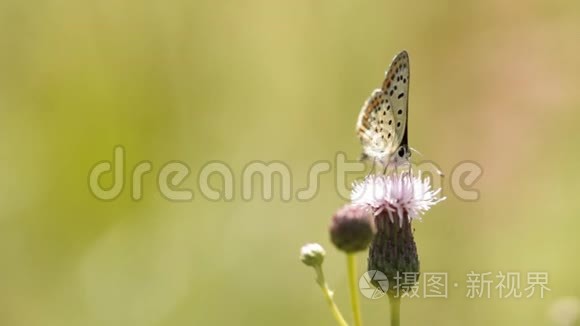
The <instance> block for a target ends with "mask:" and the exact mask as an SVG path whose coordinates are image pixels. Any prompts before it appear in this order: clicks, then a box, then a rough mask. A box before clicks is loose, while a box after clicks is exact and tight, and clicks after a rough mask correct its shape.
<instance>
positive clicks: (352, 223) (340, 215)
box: [330, 204, 376, 253]
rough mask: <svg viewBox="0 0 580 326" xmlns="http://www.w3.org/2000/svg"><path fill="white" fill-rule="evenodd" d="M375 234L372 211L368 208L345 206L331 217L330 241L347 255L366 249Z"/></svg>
mask: <svg viewBox="0 0 580 326" xmlns="http://www.w3.org/2000/svg"><path fill="white" fill-rule="evenodd" d="M375 233H376V228H375V223H374V221H373V215H372V211H371V210H370V209H369V207H368V206H363V205H353V204H347V205H344V206H343V207H342V208H340V209H339V210H338V211H337V212H336V213H335V214H334V216H333V217H332V223H331V224H330V240H332V243H333V244H334V245H335V246H336V247H337V248H338V249H339V250H342V251H344V252H347V253H352V252H357V251H361V250H365V249H367V248H368V246H369V244H370V243H371V240H372V239H373V237H374V235H375Z"/></svg>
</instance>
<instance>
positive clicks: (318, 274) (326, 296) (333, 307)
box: [314, 265, 348, 326]
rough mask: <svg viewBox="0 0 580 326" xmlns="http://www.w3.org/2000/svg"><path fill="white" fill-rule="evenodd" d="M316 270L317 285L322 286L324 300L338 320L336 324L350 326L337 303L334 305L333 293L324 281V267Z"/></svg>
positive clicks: (317, 267)
mask: <svg viewBox="0 0 580 326" xmlns="http://www.w3.org/2000/svg"><path fill="white" fill-rule="evenodd" d="M314 270H315V271H316V283H318V285H319V286H320V289H321V290H322V294H324V299H326V303H328V307H329V308H330V312H331V313H332V316H333V317H334V319H335V320H336V323H337V324H338V325H340V326H348V324H347V323H346V321H345V320H344V317H342V314H341V313H340V310H338V307H337V306H336V303H334V300H333V299H332V296H333V293H332V291H331V290H330V289H329V288H328V285H327V284H326V280H325V279H324V273H323V272H322V267H321V266H320V265H318V266H314Z"/></svg>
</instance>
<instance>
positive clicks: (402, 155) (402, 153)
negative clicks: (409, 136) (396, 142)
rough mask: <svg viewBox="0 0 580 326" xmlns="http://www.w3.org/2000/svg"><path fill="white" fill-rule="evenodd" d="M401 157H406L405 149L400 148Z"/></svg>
mask: <svg viewBox="0 0 580 326" xmlns="http://www.w3.org/2000/svg"><path fill="white" fill-rule="evenodd" d="M399 157H405V147H401V148H399Z"/></svg>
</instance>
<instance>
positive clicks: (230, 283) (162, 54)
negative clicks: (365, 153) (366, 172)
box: [0, 0, 580, 326]
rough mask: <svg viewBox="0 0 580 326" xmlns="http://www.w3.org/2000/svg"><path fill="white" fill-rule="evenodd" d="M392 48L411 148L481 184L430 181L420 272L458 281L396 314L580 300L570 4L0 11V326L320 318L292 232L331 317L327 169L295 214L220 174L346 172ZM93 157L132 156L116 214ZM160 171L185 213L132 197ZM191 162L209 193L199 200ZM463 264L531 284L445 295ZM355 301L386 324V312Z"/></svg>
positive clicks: (518, 308) (576, 19) (524, 320)
mask: <svg viewBox="0 0 580 326" xmlns="http://www.w3.org/2000/svg"><path fill="white" fill-rule="evenodd" d="M402 49H406V50H408V51H409V54H410V57H411V67H412V71H413V73H412V85H411V92H410V127H409V128H410V131H409V132H410V134H409V135H410V141H411V145H412V146H413V147H415V148H417V149H419V150H420V151H421V152H422V153H423V154H424V156H425V158H426V159H430V160H433V161H435V162H437V163H438V164H440V165H441V167H442V168H443V170H444V171H445V172H446V173H450V171H451V169H452V168H453V167H454V166H455V165H456V164H458V163H459V162H461V161H464V160H471V161H475V162H478V163H479V164H480V165H481V166H482V167H483V169H484V175H483V176H482V178H481V179H480V180H479V182H478V183H477V185H476V187H477V188H478V189H479V190H480V193H481V198H480V200H479V201H477V202H464V201H461V200H459V199H458V198H456V197H455V196H454V195H453V194H452V193H451V191H450V190H449V187H448V181H449V180H448V179H447V180H446V183H445V185H444V186H445V189H444V192H445V195H447V196H448V197H449V198H448V200H447V201H445V202H443V203H442V204H440V205H438V206H436V207H435V208H434V209H433V210H432V211H430V212H429V213H428V214H427V215H426V216H425V218H424V222H422V223H421V222H419V223H415V228H416V233H415V234H416V240H417V245H418V249H419V254H420V258H421V263H422V266H421V267H422V270H424V271H442V272H447V273H449V278H450V281H455V282H458V283H459V284H460V286H459V287H458V288H453V287H450V289H449V298H448V299H425V300H416V299H414V300H406V301H404V302H403V305H402V318H403V323H404V324H406V325H433V324H438V325H490V324H494V325H550V324H551V323H550V321H549V319H548V318H547V312H548V310H549V307H550V305H551V304H552V303H553V302H554V301H556V300H557V299H558V298H560V297H563V296H578V295H580V282H578V276H580V262H578V249H580V246H579V241H578V236H577V231H578V229H579V228H580V219H578V211H579V209H580V201H579V200H578V199H577V196H578V193H579V190H580V177H579V176H578V174H577V173H575V172H574V171H575V169H576V165H577V162H578V159H579V152H578V144H579V142H580V133H579V132H578V123H579V122H580V110H579V105H580V96H579V95H578V92H577V90H578V85H580V64H579V62H578V59H579V58H580V3H579V2H578V1H511V2H507V1H485V2H484V1H480V2H468V1H440V2H406V1H344V0H338V1H284V2H276V1H222V2H217V1H215V2H214V1H180V0H175V1H129V0H123V1H118V0H104V1H67V0H56V1H16V0H2V1H0V148H1V149H2V150H1V151H0V171H1V172H0V180H1V183H2V187H0V211H1V214H0V325H9V326H17V325H23V326H24V325H25V326H32V325H140V326H143V325H227V324H232V325H333V322H334V321H333V320H332V318H331V315H330V313H329V312H328V309H327V307H326V304H325V302H324V300H323V298H322V296H321V294H320V293H319V292H320V291H319V289H318V288H317V287H316V285H315V283H314V282H313V279H314V274H313V272H312V270H310V269H308V268H306V267H304V266H303V265H302V264H301V263H300V262H299V261H298V251H299V248H300V247H301V245H302V244H304V243H306V242H311V241H318V242H320V243H321V244H323V245H324V246H325V247H326V249H327V250H328V256H327V260H326V262H325V270H326V273H327V278H328V281H329V283H330V286H331V287H332V288H333V289H334V290H335V291H336V300H337V303H338V305H339V306H340V307H341V308H342V310H343V312H344V313H345V315H346V317H347V318H348V319H350V313H349V306H348V291H347V287H346V275H345V258H344V256H343V255H342V254H341V253H339V252H337V251H336V250H335V249H334V248H333V247H332V245H331V244H330V242H329V240H328V234H327V227H328V224H329V219H330V216H331V215H332V213H333V212H334V211H335V210H336V209H337V208H338V207H339V206H340V205H342V204H343V203H344V202H345V201H344V199H342V198H340V196H338V195H337V193H336V191H335V188H334V179H333V177H332V174H325V175H323V176H322V177H321V185H320V191H319V193H318V195H317V196H316V198H314V199H313V200H310V201H298V200H292V201H289V202H284V201H282V200H280V196H279V193H276V194H275V195H276V196H275V199H274V200H272V201H269V202H268V201H264V200H261V199H259V197H260V196H259V192H260V187H256V188H255V191H256V194H257V195H256V196H255V198H254V200H251V201H243V200H242V199H241V194H240V191H239V189H240V188H241V185H240V180H241V171H242V170H243V168H244V166H245V165H246V164H248V163H249V162H252V161H255V160H261V161H273V160H279V161H282V162H285V163H286V164H287V165H288V166H289V167H290V168H291V169H292V173H293V189H294V190H298V189H299V188H301V187H303V186H304V185H305V184H306V181H307V172H308V169H309V167H310V166H311V165H312V164H313V163H314V162H316V161H320V160H329V161H331V162H332V161H333V160H334V157H335V153H336V152H338V151H343V152H345V153H346V154H347V156H348V157H349V158H350V159H355V158H356V157H358V154H359V153H360V145H359V142H358V140H357V138H356V136H355V134H354V124H355V120H356V117H357V115H358V110H359V109H360V107H361V105H362V104H363V102H364V100H365V99H366V97H367V96H368V95H369V94H370V92H371V90H372V89H374V88H376V87H378V86H379V85H380V83H381V79H382V77H383V73H384V71H385V70H386V68H387V66H388V64H389V63H390V60H391V58H392V57H393V56H394V55H395V54H396V53H397V52H399V51H400V50H402ZM116 145H123V146H124V147H125V149H126V151H127V169H128V171H131V169H132V167H133V166H135V165H136V164H137V163H138V162H140V161H143V160H149V161H150V162H151V163H152V164H153V172H152V173H151V174H148V175H146V176H145V183H144V190H143V191H144V198H143V200H141V201H139V202H135V201H133V200H132V199H131V196H130V191H129V186H126V187H125V190H124V192H123V193H122V194H121V196H120V197H119V198H118V199H117V200H114V201H111V202H103V201H100V200H98V199H96V198H95V197H93V196H92V195H91V193H90V192H89V189H88V182H87V179H88V174H89V171H90V169H91V168H92V167H93V166H94V165H95V164H96V163H97V162H99V161H102V160H111V159H112V155H113V148H114V146H116ZM171 160H180V161H183V162H185V163H187V164H188V165H189V166H190V167H191V171H192V173H191V175H190V176H189V177H188V179H187V180H186V182H185V183H184V184H183V186H184V187H187V188H191V189H193V191H194V196H195V198H194V199H193V200H192V201H191V202H185V203H176V202H170V201H167V200H165V199H164V198H163V197H162V196H161V194H160V193H159V191H158V190H157V188H156V179H155V176H156V174H157V173H158V171H159V169H160V167H162V166H163V165H164V164H165V163H167V162H168V161H171ZM213 160H219V161H223V162H225V163H227V164H228V165H229V166H230V167H231V168H232V170H233V171H234V174H235V181H236V184H235V186H236V191H235V193H234V200H233V201H230V202H224V201H219V202H214V201H210V200H208V199H206V198H204V197H203V196H202V195H201V194H200V191H199V187H198V183H197V176H198V173H199V171H200V169H201V167H203V166H204V164H206V163H207V162H209V161H213ZM212 180H213V181H212V182H215V185H219V178H215V179H212ZM110 181H111V178H108V179H107V178H104V180H103V183H104V184H110ZM125 181H126V182H127V184H129V182H130V179H129V178H128V177H126V179H125ZM107 182H109V183H107ZM365 256H366V255H365V254H361V255H359V260H360V269H361V270H363V269H364V266H365V259H366V257H365ZM472 270H473V271H476V272H487V271H489V272H492V273H493V274H496V273H497V272H499V271H503V272H508V271H516V272H521V273H522V275H523V276H525V274H526V273H527V272H530V271H547V272H548V273H549V276H550V282H549V288H550V289H551V290H552V291H551V292H548V293H547V295H546V297H545V298H544V299H539V297H537V296H536V297H534V298H531V299H498V298H492V299H468V298H466V297H465V296H466V286H465V280H466V274H467V273H468V272H470V271H472ZM523 283H524V284H525V281H523ZM522 286H523V284H522ZM494 293H495V292H494ZM362 309H363V316H364V319H365V321H366V324H368V325H385V324H387V316H388V304H387V300H386V298H384V299H382V300H368V299H364V298H363V301H362Z"/></svg>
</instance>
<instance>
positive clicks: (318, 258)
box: [300, 243, 326, 267]
mask: <svg viewBox="0 0 580 326" xmlns="http://www.w3.org/2000/svg"><path fill="white" fill-rule="evenodd" d="M325 255H326V251H324V248H322V246H321V245H319V244H318V243H309V244H306V245H304V246H302V249H301V250H300V260H301V261H302V262H303V263H304V264H305V265H306V266H312V267H316V266H320V265H322V262H324V256H325Z"/></svg>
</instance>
